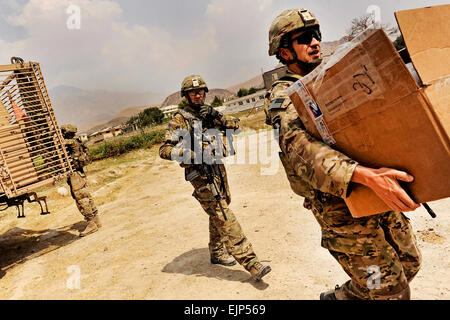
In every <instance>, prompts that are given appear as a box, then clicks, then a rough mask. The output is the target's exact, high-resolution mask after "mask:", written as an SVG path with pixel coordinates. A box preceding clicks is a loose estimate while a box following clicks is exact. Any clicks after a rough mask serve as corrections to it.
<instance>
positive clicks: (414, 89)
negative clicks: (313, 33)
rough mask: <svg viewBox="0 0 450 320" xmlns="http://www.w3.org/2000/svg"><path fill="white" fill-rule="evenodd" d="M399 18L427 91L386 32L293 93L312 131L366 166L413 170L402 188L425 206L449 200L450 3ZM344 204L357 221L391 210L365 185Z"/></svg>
mask: <svg viewBox="0 0 450 320" xmlns="http://www.w3.org/2000/svg"><path fill="white" fill-rule="evenodd" d="M396 18H397V21H398V24H399V27H400V29H401V32H402V34H403V37H404V40H405V44H406V46H407V49H408V51H409V54H410V56H411V59H412V62H413V64H414V67H415V68H416V70H417V72H418V74H419V76H420V79H421V81H422V83H423V86H422V87H421V86H419V85H418V84H417V82H416V81H415V80H414V78H413V76H412V75H411V73H410V71H408V68H407V67H406V66H405V63H404V62H403V60H402V59H401V57H400V55H399V54H398V53H397V52H396V50H395V48H394V46H393V44H392V42H391V40H390V39H389V38H388V37H387V35H386V34H385V32H384V31H383V30H381V29H370V30H367V31H366V32H365V33H364V34H362V35H361V36H359V37H358V38H357V39H355V40H353V41H352V44H351V45H350V44H349V45H348V46H347V48H345V49H344V50H343V51H341V53H337V54H335V56H336V55H337V57H338V58H340V59H338V61H333V60H330V61H329V62H328V63H327V64H325V65H322V66H321V67H319V68H317V69H316V70H314V71H313V72H312V73H311V74H308V75H307V76H306V77H304V78H303V79H302V80H301V81H297V82H296V83H295V84H293V85H292V86H291V87H290V88H289V89H288V93H289V95H290V97H291V99H292V101H293V103H294V105H295V107H296V109H297V112H298V113H299V115H300V118H301V119H302V121H303V122H304V124H305V126H306V129H307V131H308V132H309V133H310V134H312V135H313V136H314V137H315V138H317V139H322V140H323V141H324V142H326V143H327V144H329V145H331V146H332V147H333V148H334V149H336V150H339V151H341V152H343V153H344V154H346V155H348V156H349V157H351V158H353V159H355V160H356V161H358V162H359V163H361V164H362V165H365V166H369V167H373V168H380V167H391V168H396V169H399V170H403V171H406V172H409V173H410V174H412V175H413V176H414V177H415V180H414V182H412V183H409V184H402V186H403V187H404V188H405V189H406V190H407V192H408V193H409V194H410V195H411V197H412V198H413V199H414V200H415V201H416V202H418V203H424V202H427V201H434V200H439V199H442V198H446V197H449V196H450V140H449V132H450V112H449V105H450V101H449V99H450V70H449V68H450V45H449V40H450V37H448V35H449V34H450V32H449V29H450V22H449V21H450V5H444V6H437V7H429V8H423V9H414V10H407V11H400V12H397V13H396ZM332 58H333V57H332ZM334 58H336V57H334ZM346 203H347V205H348V207H349V209H350V211H351V213H352V215H353V216H355V217H361V216H367V215H371V214H376V213H380V212H385V211H388V210H389V208H388V206H387V205H386V204H385V203H384V202H383V201H382V200H381V199H380V198H378V197H377V196H376V194H375V193H374V192H372V191H371V189H369V188H367V187H365V186H363V185H360V184H353V189H352V192H351V194H350V196H349V198H347V199H346Z"/></svg>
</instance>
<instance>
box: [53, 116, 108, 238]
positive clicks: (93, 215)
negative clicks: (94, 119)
mask: <svg viewBox="0 0 450 320" xmlns="http://www.w3.org/2000/svg"><path fill="white" fill-rule="evenodd" d="M61 133H62V135H63V137H64V139H65V145H66V150H67V152H68V154H69V156H70V157H71V158H72V160H73V162H72V168H73V173H72V174H71V175H70V176H69V177H68V178H67V183H68V184H69V186H70V193H71V195H72V198H73V199H74V200H75V203H76V205H77V208H78V210H79V211H80V213H81V214H82V215H83V216H84V219H85V220H86V221H87V224H86V227H85V229H84V230H83V231H81V232H80V233H79V236H80V237H84V236H87V235H88V234H91V233H94V232H96V231H98V229H99V228H100V227H101V223H100V219H99V217H98V210H97V207H96V206H95V204H94V200H93V199H92V196H91V194H90V192H89V190H88V186H87V180H86V174H85V173H84V167H85V166H86V165H88V164H89V163H91V161H92V159H91V155H90V153H89V149H88V148H87V146H86V145H85V143H84V142H82V141H81V139H80V137H75V134H76V133H77V127H76V126H74V125H73V124H64V125H62V126H61Z"/></svg>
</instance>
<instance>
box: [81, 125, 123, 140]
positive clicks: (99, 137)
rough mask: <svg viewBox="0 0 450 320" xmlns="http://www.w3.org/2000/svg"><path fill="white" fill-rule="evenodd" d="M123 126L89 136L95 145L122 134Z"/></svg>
mask: <svg viewBox="0 0 450 320" xmlns="http://www.w3.org/2000/svg"><path fill="white" fill-rule="evenodd" d="M122 129H123V126H121V125H120V126H115V127H111V128H106V129H102V130H100V131H97V132H94V133H92V134H90V135H89V138H90V139H91V140H92V142H93V143H98V142H102V141H105V140H108V139H112V138H114V137H116V136H118V135H119V134H121V133H122Z"/></svg>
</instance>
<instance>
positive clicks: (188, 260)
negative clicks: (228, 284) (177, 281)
mask: <svg viewBox="0 0 450 320" xmlns="http://www.w3.org/2000/svg"><path fill="white" fill-rule="evenodd" d="M209 259H210V257H209V250H208V248H203V249H192V250H190V251H188V252H185V253H183V254H182V255H180V256H178V257H176V258H174V259H173V260H172V261H171V262H170V263H168V264H167V265H166V266H165V267H164V268H163V269H162V272H166V273H180V274H184V275H192V276H198V277H208V278H215V279H221V280H228V281H239V282H243V283H245V282H247V283H250V284H251V285H252V286H254V287H255V288H256V289H258V290H265V289H266V288H267V287H268V286H269V285H268V284H267V283H265V282H264V281H254V280H253V279H252V278H251V276H250V273H248V272H247V271H245V270H244V269H243V268H242V267H241V266H239V265H238V264H236V266H234V267H225V266H221V265H217V264H211V263H210V261H209ZM236 268H241V270H236Z"/></svg>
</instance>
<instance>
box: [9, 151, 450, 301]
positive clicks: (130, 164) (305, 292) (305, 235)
mask: <svg viewBox="0 0 450 320" xmlns="http://www.w3.org/2000/svg"><path fill="white" fill-rule="evenodd" d="M156 151H157V147H156V148H153V149H151V150H142V151H138V152H133V153H131V154H128V155H126V156H122V157H120V158H119V159H116V160H104V161H102V162H97V163H95V164H93V165H91V166H90V168H89V172H88V176H89V181H90V185H91V189H92V190H93V191H94V197H95V201H96V203H97V205H98V207H99V209H100V213H101V219H102V222H103V227H102V228H101V230H100V231H99V232H97V233H94V234H92V235H89V236H88V237H85V238H79V237H78V236H77V233H78V230H79V229H81V228H82V227H83V224H84V222H83V221H82V216H81V214H80V213H79V212H78V211H77V209H76V207H75V204H74V202H73V200H72V199H71V198H70V195H69V196H65V197H63V196H60V195H59V194H58V193H57V192H56V187H53V188H50V189H48V190H45V191H44V194H47V195H48V197H49V207H50V211H52V214H51V215H48V216H42V217H41V216H39V211H38V209H37V205H36V204H26V207H27V208H26V209H27V211H26V214H27V218H26V219H17V218H16V217H15V211H14V210H12V209H8V210H7V211H4V212H1V213H0V219H1V225H0V268H1V271H0V299H200V300H201V299H230V300H232V299H276V300H278V299H317V298H318V295H319V293H320V292H321V291H324V290H325V289H328V288H332V287H334V286H335V284H341V283H343V282H344V281H346V280H347V275H346V274H345V273H344V272H343V271H342V270H341V268H340V266H339V265H338V264H337V263H336V262H335V260H334V259H333V258H332V257H331V255H329V253H328V252H327V251H326V250H325V249H323V248H321V247H320V229H319V226H318V224H317V222H316V221H315V220H314V218H313V216H312V214H311V213H310V212H308V211H307V210H305V209H304V208H303V207H302V200H301V199H300V198H299V197H297V196H295V195H294V193H293V192H292V191H291V190H290V188H289V184H288V182H287V180H286V177H285V173H284V171H283V169H282V168H281V164H279V163H278V165H279V166H280V167H279V170H277V171H276V172H275V173H274V174H272V175H261V170H260V169H261V165H258V164H237V165H228V166H227V167H228V176H229V182H230V186H231V193H232V203H231V208H232V210H233V211H234V212H235V214H236V216H237V218H238V220H239V221H240V223H241V225H242V227H243V228H244V231H245V233H246V234H247V237H248V238H249V239H250V241H251V242H252V243H253V246H254V248H255V250H256V252H257V254H258V255H259V257H260V259H261V260H262V261H264V262H266V263H268V264H270V265H271V267H272V272H271V273H270V274H269V275H267V277H266V278H264V282H260V283H255V282H253V281H251V280H250V277H249V274H248V273H247V272H246V271H244V269H243V268H241V267H240V266H239V265H236V266H233V267H222V266H217V265H211V264H210V263H209V254H208V249H207V247H208V219H207V215H206V214H205V213H204V212H202V210H201V208H200V206H199V204H198V203H197V202H196V201H195V199H194V198H192V197H191V193H192V189H191V186H190V185H189V184H188V183H186V182H185V181H184V176H183V170H182V169H181V168H180V167H179V166H178V165H177V164H176V163H172V162H168V161H164V160H161V159H159V158H158V157H157V153H156ZM59 186H64V184H60V185H59ZM430 206H431V207H432V208H433V209H434V210H435V212H436V213H437V214H438V217H437V218H436V219H431V218H430V217H429V215H428V214H427V213H426V212H425V210H424V209H423V208H420V209H418V210H417V211H416V212H414V213H409V214H408V216H409V217H410V218H411V221H412V224H413V226H414V229H415V231H416V235H417V237H418V240H419V245H420V248H421V250H422V254H423V266H422V269H421V271H420V272H419V274H418V275H417V277H416V279H415V280H414V281H413V282H412V284H411V289H412V298H413V299H450V284H449V281H448V280H449V279H450V259H449V253H450V250H449V249H450V248H449V247H450V241H449V239H448V235H449V234H450V224H449V219H450V215H449V211H450V210H449V209H450V199H446V200H441V201H437V202H434V203H430Z"/></svg>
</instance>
